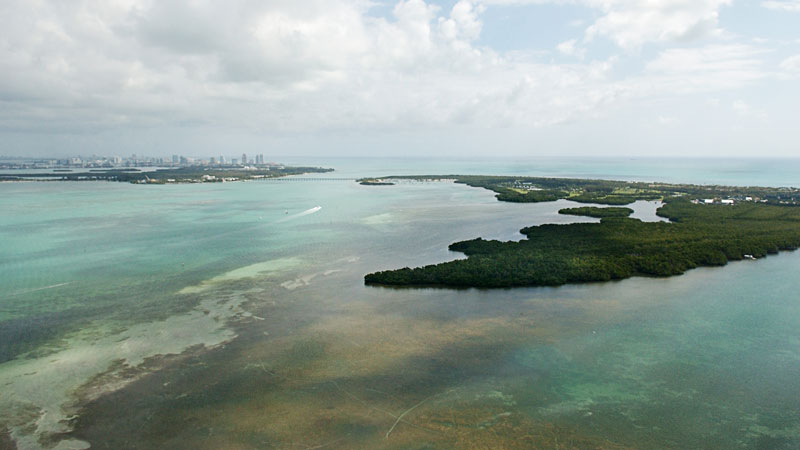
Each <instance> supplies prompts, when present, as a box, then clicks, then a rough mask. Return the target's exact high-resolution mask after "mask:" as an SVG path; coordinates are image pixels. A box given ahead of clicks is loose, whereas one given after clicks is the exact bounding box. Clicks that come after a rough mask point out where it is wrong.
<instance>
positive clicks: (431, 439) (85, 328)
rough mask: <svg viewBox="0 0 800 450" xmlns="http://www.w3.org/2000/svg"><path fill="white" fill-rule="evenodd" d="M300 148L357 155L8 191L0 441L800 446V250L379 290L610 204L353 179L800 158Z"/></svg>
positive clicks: (4, 195) (590, 173) (798, 177)
mask: <svg viewBox="0 0 800 450" xmlns="http://www.w3.org/2000/svg"><path fill="white" fill-rule="evenodd" d="M285 161H286V163H287V164H304V165H309V164H311V165H320V166H325V167H333V168H335V169H336V171H335V172H332V173H330V174H322V175H319V174H312V175H306V176H300V177H293V178H292V179H297V180H298V181H290V179H285V180H274V181H259V182H241V183H224V184H216V183H215V184H185V185H164V186H142V185H132V184H125V183H107V182H26V183H0V211H1V212H2V213H1V215H0V392H1V393H2V395H0V447H2V446H8V447H11V446H12V445H16V446H17V447H18V448H87V447H88V446H89V445H91V446H92V447H96V448H288V447H304V448H324V447H328V448H453V447H465V448H468V447H481V448H487V447H489V448H531V447H534V448H535V447H541V448H555V447H558V448H720V449H729V448H796V447H798V446H800V295H798V293H797V288H796V286H797V283H796V281H795V278H796V274H797V273H798V270H800V254H798V253H797V252H789V253H782V254H779V255H776V256H770V257H768V258H765V259H762V260H758V261H743V262H735V263H731V264H728V265H727V266H725V267H721V268H703V269H696V270H692V271H690V272H688V273H686V274H685V275H682V276H679V277H673V278H666V279H652V278H633V279H629V280H624V281H620V282H612V283H596V284H594V283H593V284H584V285H573V286H563V287H558V288H517V289H504V290H477V289H465V290H452V289H387V288H377V287H367V286H364V284H363V276H364V275H365V274H366V273H369V272H373V271H376V270H383V269H389V268H399V267H405V266H410V267H413V266H418V265H423V264H431V263H437V262H442V261H447V260H451V259H454V258H460V257H463V256H462V255H460V254H458V253H453V252H449V251H448V250H447V245H448V244H450V243H452V242H454V241H458V240H464V239H472V238H475V237H478V236H480V237H483V238H485V239H502V240H518V239H521V238H522V237H523V236H522V235H521V234H519V232H518V230H519V229H520V228H522V227H525V226H530V225H536V224H543V223H569V222H573V221H595V219H590V218H576V217H568V216H559V215H558V214H557V211H558V209H560V208H562V207H564V206H565V205H568V204H570V202H567V201H559V202H554V203H541V204H512V203H503V202H498V201H496V200H495V199H494V195H493V193H491V192H489V191H486V190H483V189H476V188H470V187H467V186H464V185H456V184H453V183H446V182H434V183H418V182H406V183H399V184H397V185H394V186H361V185H359V184H357V183H356V182H354V181H352V180H347V179H351V178H358V177H362V176H385V175H392V174H400V175H403V174H409V175H411V174H448V173H463V174H517V175H531V176H558V177H562V176H563V177H580V178H604V179H626V180H641V181H666V182H687V183H697V184H711V183H713V184H728V185H764V186H798V185H800V161H798V160H733V161H722V160H688V159H687V160H650V159H641V160H632V159H584V160H574V159H559V158H547V159H535V160H463V161H452V160H451V161H439V160H408V159H394V160H387V159H355V158H339V159H333V158H331V159H327V160H326V159H316V160H315V159H310V158H294V159H293V158H287V159H285ZM326 178H328V179H326ZM308 179H313V180H308ZM300 180H305V181H300ZM636 209H637V213H638V217H641V218H643V219H645V220H652V219H655V218H654V216H653V210H654V205H653V204H648V203H647V202H641V203H639V204H637V205H636ZM12 448H13V447H12Z"/></svg>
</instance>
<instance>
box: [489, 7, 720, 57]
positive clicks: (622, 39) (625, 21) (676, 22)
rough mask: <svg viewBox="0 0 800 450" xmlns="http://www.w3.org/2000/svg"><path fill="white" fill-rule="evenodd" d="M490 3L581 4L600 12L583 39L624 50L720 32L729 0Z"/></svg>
mask: <svg viewBox="0 0 800 450" xmlns="http://www.w3.org/2000/svg"><path fill="white" fill-rule="evenodd" d="M483 3H484V4H490V5H521V4H543V3H552V4H580V5H584V6H587V7H589V8H593V9H597V10H600V11H601V12H602V15H601V16H600V17H599V18H598V19H597V20H596V21H595V22H594V23H593V24H591V25H590V26H589V27H588V28H587V29H586V40H587V41H591V40H593V39H594V38H596V37H606V38H608V39H610V40H611V41H613V42H614V43H615V44H617V45H619V46H620V47H622V48H624V49H627V50H637V49H639V48H640V47H641V46H642V45H644V44H647V43H653V42H655V43H663V42H671V41H688V40H694V39H698V38H701V37H707V36H713V35H717V36H719V35H721V34H722V33H723V31H722V29H721V28H719V10H720V9H721V8H722V7H723V6H727V5H730V4H731V3H732V0H647V1H643V0H549V1H548V0H483Z"/></svg>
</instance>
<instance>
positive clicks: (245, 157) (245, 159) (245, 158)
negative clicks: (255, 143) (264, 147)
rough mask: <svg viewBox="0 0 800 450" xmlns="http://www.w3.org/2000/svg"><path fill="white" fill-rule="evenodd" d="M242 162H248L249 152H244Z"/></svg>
mask: <svg viewBox="0 0 800 450" xmlns="http://www.w3.org/2000/svg"><path fill="white" fill-rule="evenodd" d="M242 164H247V154H246V153H242Z"/></svg>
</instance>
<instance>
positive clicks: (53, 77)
mask: <svg viewBox="0 0 800 450" xmlns="http://www.w3.org/2000/svg"><path fill="white" fill-rule="evenodd" d="M0 29H2V30H3V31H2V32H0V105H1V106H0V154H4V155H31V156H33V155H66V154H84V155H88V154H91V153H97V154H104V155H127V154H130V153H137V154H147V155H169V154H172V153H182V154H186V155H195V156H210V155H218V154H230V155H234V154H238V153H241V152H242V151H245V152H256V151H257V152H259V153H261V152H263V153H266V154H275V155H310V156H313V155H325V156H333V155H350V156H360V155H373V156H382V155H387V156H398V155H407V154H408V155H428V156H430V155H438V156H453V157H456V156H495V155H497V156H502V155H506V156H513V157H524V156H530V157H535V156H541V155H546V156H553V155H587V156H588V155H594V156H602V155H631V156H721V157H722V156H725V157H727V156H741V157H747V156H776V157H781V156H800V127H799V126H798V123H800V122H798V117H800V0H766V1H757V0H753V1H743V0H440V1H434V0H402V1H393V0H392V1H386V0H383V1H381V0H261V1H255V0H227V1H224V2H223V1H211V0H205V1H204V0H83V1H82V0H74V1H66V2H65V1H60V0H3V1H2V2H0Z"/></svg>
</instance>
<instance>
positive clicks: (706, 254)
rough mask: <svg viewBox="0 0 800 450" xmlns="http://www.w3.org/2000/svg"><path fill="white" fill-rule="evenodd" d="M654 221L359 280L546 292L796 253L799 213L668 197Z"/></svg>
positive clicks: (570, 230)
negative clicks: (532, 288) (569, 285)
mask: <svg viewBox="0 0 800 450" xmlns="http://www.w3.org/2000/svg"><path fill="white" fill-rule="evenodd" d="M658 214H659V215H660V216H662V217H666V218H669V219H670V220H671V221H672V223H667V222H641V221H639V220H636V219H630V218H604V219H602V220H601V222H600V223H580V224H569V225H542V226H535V227H530V228H524V229H522V230H521V232H522V233H523V234H525V235H526V236H527V239H524V240H522V241H520V242H500V241H486V240H483V239H481V238H478V239H474V240H470V241H463V242H457V243H454V244H452V245H450V249H451V250H453V251H460V252H463V253H464V254H466V255H467V256H468V258H467V259H464V260H457V261H452V262H447V263H442V264H436V265H430V266H426V267H421V268H416V269H410V268H403V269H399V270H389V271H384V272H377V273H372V274H369V275H367V276H366V277H365V281H366V282H367V283H368V284H381V285H398V286H401V285H407V286H408V285H414V286H423V285H439V286H454V287H456V286H460V287H468V286H473V287H511V286H545V285H547V286H554V285H561V284H565V283H578V282H590V281H608V280H615V279H622V278H627V277H631V276H635V275H645V276H671V275H678V274H681V273H683V272H685V271H686V270H689V269H692V268H694V267H698V266H718V265H724V264H726V263H727V262H728V261H730V260H739V259H743V258H749V257H755V258H758V257H763V256H765V255H767V254H768V253H776V252H778V251H779V250H792V249H796V248H797V247H798V246H800V208H799V207H795V206H778V205H769V204H764V203H754V202H742V203H739V204H737V205H735V206H726V205H702V204H693V203H692V202H690V201H688V200H687V199H684V198H677V197H673V198H669V199H667V200H666V203H665V205H664V206H663V207H661V208H660V209H659V210H658Z"/></svg>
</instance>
